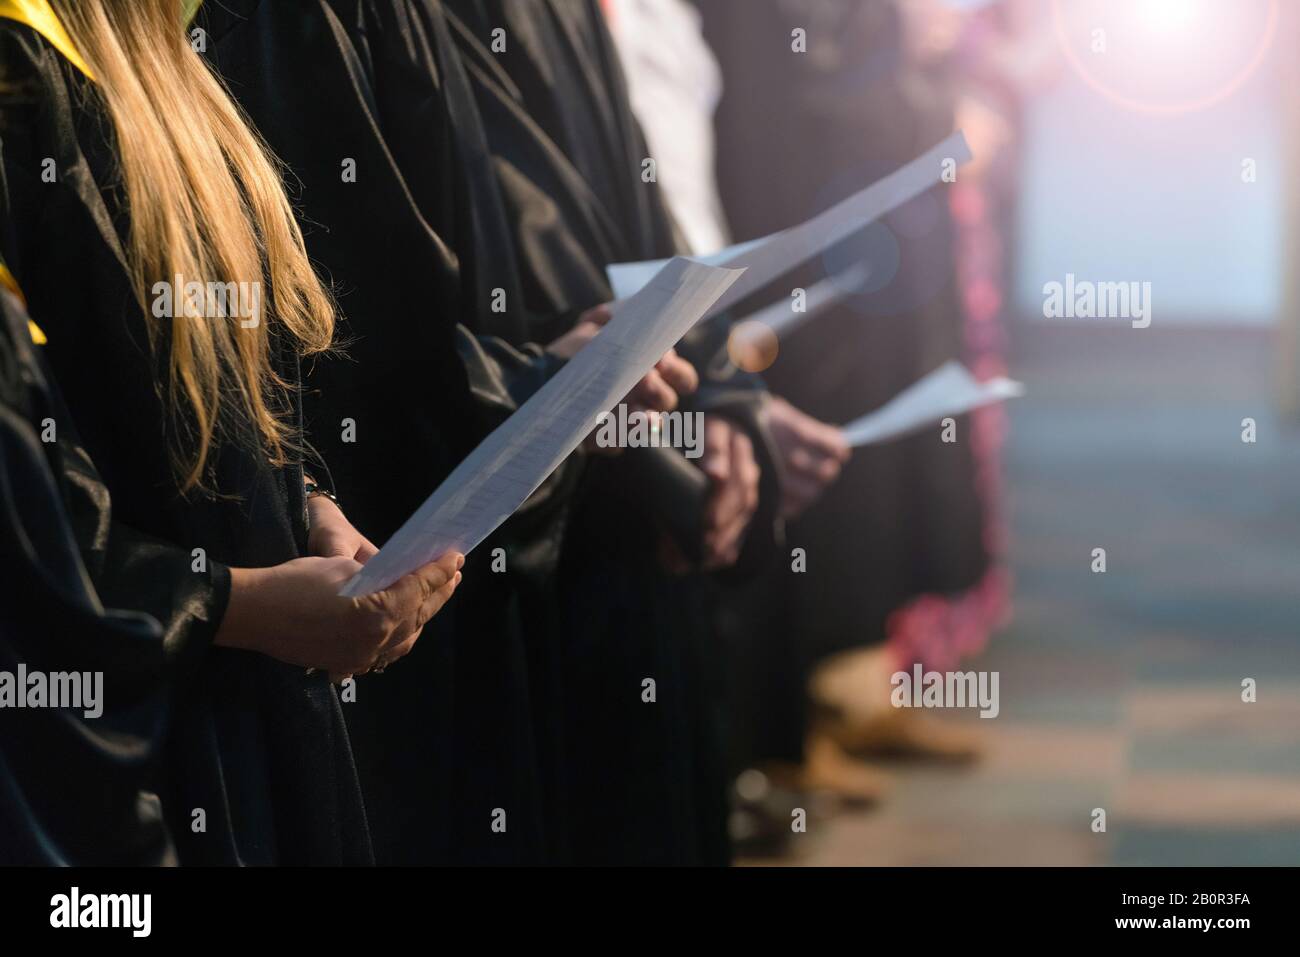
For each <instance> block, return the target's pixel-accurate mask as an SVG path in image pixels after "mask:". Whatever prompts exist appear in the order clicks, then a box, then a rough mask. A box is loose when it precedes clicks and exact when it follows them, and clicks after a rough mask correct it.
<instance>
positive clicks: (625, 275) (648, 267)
mask: <svg viewBox="0 0 1300 957" xmlns="http://www.w3.org/2000/svg"><path fill="white" fill-rule="evenodd" d="M771 238H772V237H771V236H764V237H763V238H762V239H751V240H749V241H748V242H744V243H737V244H736V245H734V246H728V247H727V248H726V249H720V250H718V251H717V252H716V253H708V254H707V255H699V256H689V257H687V258H688V259H690V260H691V261H692V262H697V263H704V265H706V266H720V265H722V263H723V262H725V261H726V260H728V259H734V258H735V257H737V256H739V255H741V254H742V253H745V252H748V251H749V250H751V249H753V248H754V247H755V246H757V245H759V244H760V243H765V242H767V241H768V240H769V239H771ZM667 264H668V260H667V259H647V260H645V261H644V262H637V263H614V264H613V265H611V266H608V267H607V268H606V269H605V277H606V278H607V279H608V280H609V285H610V288H612V289H613V290H614V299H615V300H616V301H617V300H619V299H626V298H627V297H628V296H631V295H633V294H634V293H635V292H636V291H637V290H638V289H640V288H641V287H642V286H644V285H645V284H646V283H648V282H649V281H650V280H651V279H652V278H654V275H655V273H657V272H658V271H659V270H661V269H663V268H664V266H666V265H667Z"/></svg>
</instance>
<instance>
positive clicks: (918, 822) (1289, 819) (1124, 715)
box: [797, 326, 1300, 865]
mask: <svg viewBox="0 0 1300 957" xmlns="http://www.w3.org/2000/svg"><path fill="white" fill-rule="evenodd" d="M1019 353H1020V354H1019V355H1018V357H1017V358H1016V360H1015V363H1014V369H1013V374H1014V375H1016V376H1018V377H1019V378H1022V379H1023V380H1024V381H1025V382H1026V383H1027V385H1028V387H1029V397H1028V398H1027V399H1024V400H1021V401H1020V402H1018V403H1015V404H1013V406H1012V410H1011V415H1012V419H1011V440H1010V445H1009V447H1008V449H1007V454H1006V463H1007V471H1008V488H1009V490H1010V499H1009V502H1008V506H1009V514H1010V518H1011V522H1012V529H1013V536H1012V537H1013V542H1014V545H1013V548H1014V554H1013V556H1012V559H1013V566H1014V568H1015V574H1016V582H1017V587H1016V592H1017V594H1016V615H1015V620H1014V622H1013V624H1012V625H1011V627H1010V628H1009V629H1008V630H1007V631H1006V632H1005V633H1003V634H1002V635H1000V636H999V637H998V638H996V639H995V641H994V642H993V643H992V645H991V647H990V649H989V651H988V652H987V653H986V654H985V655H984V656H983V657H982V658H981V659H979V660H978V662H975V663H973V664H972V666H973V667H977V668H981V669H990V670H998V671H1000V672H1001V689H1000V690H1001V699H1002V711H1001V716H1000V717H998V718H997V719H995V720H992V721H978V720H973V723H974V724H975V725H978V726H980V730H981V731H982V732H983V733H984V734H985V736H986V739H987V745H988V755H987V759H986V760H985V761H984V762H983V763H982V764H980V765H979V766H977V767H976V768H975V769H973V770H969V771H941V770H934V769H930V770H922V769H916V768H908V767H897V768H895V769H894V773H895V774H896V776H897V778H896V779H897V787H896V789H895V792H894V794H893V796H892V797H891V799H890V800H889V801H888V802H887V803H886V804H885V805H884V806H883V807H882V808H880V809H878V810H875V811H872V812H863V813H856V814H842V815H838V816H836V817H833V818H831V819H829V820H826V821H819V822H815V823H814V824H813V826H812V827H811V828H810V832H809V834H808V835H806V836H800V837H799V838H798V839H797V843H798V844H799V850H800V854H799V860H801V861H802V862H804V863H809V864H958V865H966V864H1125V865H1127V864H1175V865H1179V864H1291V865H1294V864H1300V435H1297V434H1296V433H1295V432H1292V431H1288V430H1285V429H1283V428H1282V427H1281V426H1280V425H1279V423H1278V422H1277V421H1276V419H1275V417H1274V415H1273V412H1272V406H1271V402H1270V395H1269V390H1270V387H1271V375H1272V365H1271V363H1272V359H1271V343H1270V341H1269V339H1268V338H1267V336H1266V335H1265V334H1262V333H1261V334H1251V333H1238V332H1231V333H1225V332H1219V333H1214V332H1203V331H1192V330H1178V331H1168V332H1162V331H1160V330H1158V328H1156V327H1153V328H1152V329H1150V330H1132V329H1122V328H1121V329H1113V328H1112V329H1100V328H1098V327H1096V326H1094V327H1092V328H1091V329H1088V330H1081V329H1077V328H1076V329H1070V330H1044V331H1041V332H1035V334H1034V336H1033V338H1027V337H1026V336H1025V335H1022V336H1021V342H1020V343H1019ZM1248 416H1249V417H1253V418H1254V419H1256V421H1257V422H1258V428H1259V432H1258V442H1257V443H1256V444H1255V445H1246V444H1243V443H1242V442H1241V439H1240V433H1241V420H1242V419H1243V418H1245V417H1248ZM1094 547H1104V548H1105V549H1106V550H1107V559H1108V571H1107V573H1106V574H1104V575H1095V574H1093V573H1091V571H1090V570H1089V564H1090V561H1091V551H1092V549H1093V548H1094ZM1246 677H1251V678H1255V679H1256V680H1257V682H1258V687H1259V691H1258V694H1259V700H1258V702H1257V703H1255V704H1244V703H1242V701H1241V698H1240V692H1241V680H1242V679H1243V678H1246ZM1095 807H1103V808H1105V809H1106V810H1107V814H1108V830H1107V833H1105V834H1094V833H1092V831H1091V830H1090V827H1089V824H1090V812H1091V810H1092V809H1093V808H1095Z"/></svg>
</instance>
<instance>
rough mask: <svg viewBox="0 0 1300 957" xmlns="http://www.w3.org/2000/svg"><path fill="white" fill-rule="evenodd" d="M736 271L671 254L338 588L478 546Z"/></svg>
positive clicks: (362, 587)
mask: <svg viewBox="0 0 1300 957" xmlns="http://www.w3.org/2000/svg"><path fill="white" fill-rule="evenodd" d="M743 272H744V270H743V269H719V268H715V267H712V266H705V265H701V264H699V263H693V262H691V261H690V260H687V259H674V260H672V261H671V262H669V263H668V264H667V265H666V266H664V267H663V269H662V270H660V271H659V272H658V273H657V274H656V275H655V277H654V278H653V279H652V280H651V281H650V282H649V283H647V284H646V286H645V287H644V288H642V289H641V290H640V291H639V292H638V293H637V294H636V295H635V296H633V297H632V298H630V299H627V300H623V301H621V302H618V303H615V304H614V308H613V317H612V318H611V319H610V321H609V323H608V324H607V325H606V326H605V327H604V328H603V329H602V330H601V331H600V333H599V334H597V336H596V337H595V338H594V339H593V340H592V341H591V342H590V343H588V345H587V346H586V347H585V348H584V349H582V350H581V351H580V352H579V353H578V354H577V355H576V356H574V357H573V358H572V359H571V360H569V362H568V363H567V364H566V365H565V367H564V368H563V369H561V370H560V371H559V372H558V373H556V375H555V377H554V378H552V379H551V380H550V381H549V382H547V383H546V385H544V386H543V387H542V388H541V389H539V390H538V391H537V393H536V394H535V395H533V397H532V398H530V399H529V400H528V401H527V402H525V403H524V404H523V405H522V406H521V407H520V408H519V410H518V411H517V412H515V414H514V415H512V416H510V418H509V419H507V420H506V421H505V422H504V423H502V425H501V426H500V427H499V428H497V429H496V430H495V431H494V432H492V434H491V435H489V436H488V437H487V438H486V439H484V440H483V441H482V443H480V444H479V446H478V448H476V449H475V450H474V451H473V452H471V453H470V454H469V456H468V457H467V458H466V459H465V461H463V462H461V463H460V465H458V466H457V467H456V468H455V469H454V470H453V471H452V473H451V474H450V475H449V476H447V479H446V481H444V482H443V483H442V484H441V485H440V486H438V488H437V490H436V491H434V493H433V494H432V495H430V496H429V498H428V499H426V500H425V502H424V504H423V505H421V506H420V507H419V509H417V510H416V511H415V513H414V514H413V515H412V516H411V517H410V518H409V519H407V521H406V523H405V524H404V525H403V526H402V527H401V528H400V529H398V530H397V533H396V534H395V535H394V536H393V537H392V538H391V539H390V540H389V541H388V543H387V544H386V545H385V546H384V547H383V548H382V549H380V551H379V554H377V555H375V556H374V558H372V559H370V561H369V562H368V563H367V564H366V566H365V567H364V568H363V569H362V570H361V571H359V572H358V573H357V574H356V575H355V576H354V577H353V578H352V579H351V581H349V582H348V583H347V584H346V585H345V586H344V587H343V590H342V592H340V594H342V595H344V596H346V597H350V598H356V597H360V596H362V595H368V594H370V593H372V592H375V591H379V590H381V589H384V588H387V587H388V586H389V585H391V584H392V583H393V582H395V581H397V579H399V578H401V577H402V576H403V575H406V574H408V573H409V572H412V571H414V570H415V569H417V568H419V567H421V566H422V565H425V564H427V563H429V562H431V561H433V560H434V559H436V558H438V557H439V556H440V555H443V554H445V553H446V552H448V551H451V550H456V551H460V552H466V553H467V552H469V551H470V550H471V549H473V548H474V547H475V546H476V545H478V544H479V543H481V542H482V541H483V539H485V538H487V537H488V535H490V534H492V532H493V531H495V530H496V528H497V527H498V526H500V525H501V523H502V522H504V521H505V520H506V519H507V518H509V517H510V515H511V514H512V513H513V512H514V511H515V510H516V509H517V508H519V506H520V505H522V504H523V503H524V502H525V500H527V498H528V496H530V495H532V494H533V492H534V491H536V489H537V487H538V486H539V485H541V484H542V482H544V481H546V477H547V476H548V475H550V474H551V472H553V471H554V470H555V468H556V467H557V466H558V465H559V464H560V463H561V462H563V461H564V459H565V458H566V457H568V455H569V454H570V453H572V452H573V450H574V449H576V448H577V447H578V446H579V445H580V444H581V443H582V440H583V439H584V438H585V437H586V436H587V435H588V433H590V432H591V430H592V429H593V428H595V427H596V425H597V417H598V416H599V415H600V414H601V413H602V412H604V411H606V410H608V409H610V408H612V407H613V406H614V405H616V404H617V403H618V402H619V401H620V400H621V399H622V398H623V397H624V396H625V395H627V393H628V391H629V390H631V388H632V387H633V386H634V385H636V383H637V380H639V379H640V378H641V377H642V376H643V375H645V374H646V373H647V372H649V371H650V369H651V368H652V367H653V366H654V364H655V363H656V362H658V361H659V359H660V358H662V357H663V354H664V353H665V352H666V351H667V350H668V349H669V348H671V347H672V346H673V345H674V344H675V343H676V342H677V341H678V340H679V339H681V337H682V336H683V335H685V334H686V333H687V331H689V330H690V328H691V326H693V325H695V323H696V322H697V321H699V319H700V317H701V316H703V315H704V313H705V312H706V311H707V310H708V309H709V308H710V307H711V306H712V305H713V304H714V303H715V302H717V301H718V298H719V297H720V296H722V295H724V294H725V293H726V291H727V289H729V288H730V287H731V286H732V284H733V283H735V282H736V280H737V279H739V278H740V276H741V275H742V274H743Z"/></svg>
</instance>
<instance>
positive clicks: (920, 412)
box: [843, 362, 1025, 448]
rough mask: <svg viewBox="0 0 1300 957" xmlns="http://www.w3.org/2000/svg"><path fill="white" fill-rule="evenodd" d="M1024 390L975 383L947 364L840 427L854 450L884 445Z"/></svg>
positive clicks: (1004, 383)
mask: <svg viewBox="0 0 1300 957" xmlns="http://www.w3.org/2000/svg"><path fill="white" fill-rule="evenodd" d="M1024 394H1025V387H1024V386H1023V385H1021V384H1020V383H1019V382H1013V381H1012V380H1011V379H1003V378H997V379H990V380H989V381H987V382H977V381H975V379H974V378H973V377H972V376H971V374H970V373H969V372H967V371H966V369H965V368H964V367H963V366H962V364H961V363H960V362H948V363H945V364H944V365H942V366H940V367H939V368H938V369H935V370H934V371H933V372H931V373H930V374H929V375H927V376H925V377H924V378H921V379H918V380H917V381H916V382H914V383H912V384H911V385H910V386H908V387H907V388H906V389H904V390H903V391H902V392H900V393H898V395H896V396H894V397H893V398H892V399H890V400H889V401H888V402H886V403H885V404H884V405H882V406H881V407H880V408H879V409H877V410H876V411H875V412H871V413H868V414H867V415H864V416H862V417H861V418H860V419H855V420H854V421H852V422H850V423H849V424H848V425H846V426H844V428H843V432H844V439H845V441H847V442H848V443H849V445H851V446H854V447H855V448H856V447H859V446H863V445H871V444H873V443H875V442H884V441H886V440H888V439H892V438H894V437H895V436H899V435H903V434H904V433H906V432H911V431H912V430H913V429H917V428H920V427H921V426H923V425H927V424H929V423H931V422H937V421H939V420H940V419H942V418H944V417H945V416H949V415H961V414H962V413H963V412H969V411H970V410H971V409H977V408H979V407H980V406H982V405H988V404H989V403H990V402H1001V401H1002V400H1003V399H1015V398H1019V397H1020V396H1022V395H1024Z"/></svg>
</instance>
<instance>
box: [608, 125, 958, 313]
mask: <svg viewBox="0 0 1300 957" xmlns="http://www.w3.org/2000/svg"><path fill="white" fill-rule="evenodd" d="M970 159H971V152H970V147H969V146H968V145H967V144H966V137H965V136H964V135H963V134H962V132H961V131H960V130H958V131H957V132H956V133H953V134H952V135H951V136H949V137H948V138H947V139H945V140H944V141H943V142H942V143H940V144H939V145H937V146H935V147H934V148H933V149H931V150H929V151H928V152H927V153H925V154H923V155H921V156H918V157H917V158H916V159H914V160H912V162H910V163H908V164H907V165H906V166H904V167H902V168H901V169H898V170H895V171H894V172H893V173H890V174H889V175H888V176H886V177H885V178H884V179H880V180H877V181H876V182H874V183H872V184H871V185H870V186H868V187H867V188H866V189H864V190H861V191H860V192H857V193H855V194H854V195H852V196H850V197H849V198H848V199H846V200H844V201H843V202H841V203H838V204H836V205H835V206H832V207H831V208H830V209H828V210H826V211H825V212H824V213H821V214H819V215H817V216H814V217H813V218H812V219H810V220H808V221H807V222H806V223H802V224H801V225H798V226H795V227H793V228H791V229H787V230H784V231H783V232H779V233H775V234H774V235H772V236H768V237H766V238H764V239H761V240H756V241H752V242H748V243H743V244H741V245H739V246H733V247H731V248H730V249H726V250H723V251H722V252H720V253H714V254H713V255H711V256H708V257H704V258H705V259H706V260H707V261H708V262H709V263H711V264H713V265H718V266H725V267H729V268H738V267H745V269H746V270H747V271H746V273H745V275H744V277H743V278H742V279H741V280H740V281H739V282H737V283H735V284H734V285H733V286H732V287H731V288H730V289H728V290H727V292H726V293H725V294H724V295H723V296H722V298H721V299H719V300H718V301H717V302H716V303H715V304H714V305H713V306H712V307H711V308H710V309H709V311H708V313H707V314H706V318H710V317H712V316H716V315H718V314H719V313H722V312H725V311H726V310H728V309H730V308H731V307H732V306H734V305H735V304H736V303H738V302H740V301H741V300H743V299H744V298H745V297H746V296H749V295H751V294H753V293H755V292H758V291H759V290H760V289H762V288H763V287H764V286H766V285H767V284H768V283H770V282H772V281H773V280H775V279H778V278H780V277H781V276H782V275H783V274H785V273H787V272H789V271H790V270H791V269H793V268H794V267H795V266H798V265H799V264H801V263H804V262H807V261H808V260H809V259H811V258H812V257H813V256H816V255H818V254H820V253H822V252H824V251H825V250H827V249H829V248H830V247H831V246H834V245H835V244H836V243H838V242H840V241H841V240H844V239H847V238H848V237H849V236H852V235H853V234H854V233H856V232H857V231H858V230H860V229H862V228H863V227H864V226H866V225H867V224H869V223H872V222H874V221H875V220H877V219H879V218H880V217H882V216H884V215H886V214H887V213H891V212H893V211H894V210H895V209H897V208H898V207H900V206H902V205H903V204H904V203H906V202H908V201H909V200H912V199H914V198H916V197H917V196H919V195H921V194H922V193H924V192H925V191H926V190H927V189H929V188H930V187H932V186H934V185H936V184H937V183H939V182H942V181H943V174H944V172H945V171H946V170H948V169H951V168H955V166H960V165H962V164H963V163H966V162H969V161H970ZM654 265H656V264H654V263H620V264H618V265H614V266H610V267H609V269H608V270H607V271H606V272H607V274H608V278H609V281H610V285H611V286H613V287H614V289H615V295H620V293H626V291H628V290H629V289H635V288H636V283H637V281H640V280H643V277H644V276H645V275H646V273H647V272H648V271H649V269H650V268H653V267H654Z"/></svg>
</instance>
